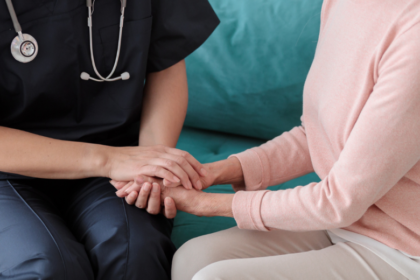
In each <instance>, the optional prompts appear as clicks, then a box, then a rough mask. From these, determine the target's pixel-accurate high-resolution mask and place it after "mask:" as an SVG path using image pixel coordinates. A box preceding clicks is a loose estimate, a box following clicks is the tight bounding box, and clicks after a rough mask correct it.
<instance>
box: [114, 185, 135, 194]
mask: <svg viewBox="0 0 420 280" xmlns="http://www.w3.org/2000/svg"><path fill="white" fill-rule="evenodd" d="M134 183H135V182H134V181H131V182H129V183H128V184H126V185H125V186H124V187H122V188H121V189H119V190H118V191H117V192H116V193H115V194H116V195H117V196H118V197H126V196H127V193H126V192H125V190H127V189H128V188H130V187H131V186H132V185H133V184H134Z"/></svg>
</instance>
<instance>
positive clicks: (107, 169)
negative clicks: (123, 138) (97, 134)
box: [85, 144, 115, 178]
mask: <svg viewBox="0 0 420 280" xmlns="http://www.w3.org/2000/svg"><path fill="white" fill-rule="evenodd" d="M114 149H115V147H110V146H104V145H96V144H89V145H88V146H87V151H86V154H87V156H86V159H87V160H86V161H85V162H86V164H85V166H86V168H85V170H89V173H90V174H89V177H106V178H110V174H111V166H112V158H113V156H112V154H113V153H114Z"/></svg>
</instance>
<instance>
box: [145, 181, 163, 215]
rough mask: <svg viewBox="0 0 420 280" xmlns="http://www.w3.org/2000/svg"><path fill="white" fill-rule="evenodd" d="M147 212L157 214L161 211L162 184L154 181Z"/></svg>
mask: <svg viewBox="0 0 420 280" xmlns="http://www.w3.org/2000/svg"><path fill="white" fill-rule="evenodd" d="M147 212H149V213H150V214H153V215H157V214H159V212H160V186H159V184H157V183H153V185H152V192H151V193H150V197H149V201H148V204H147Z"/></svg>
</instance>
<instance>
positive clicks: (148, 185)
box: [143, 184, 151, 192]
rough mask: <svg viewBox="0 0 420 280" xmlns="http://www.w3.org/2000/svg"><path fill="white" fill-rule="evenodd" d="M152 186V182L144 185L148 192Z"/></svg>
mask: <svg viewBox="0 0 420 280" xmlns="http://www.w3.org/2000/svg"><path fill="white" fill-rule="evenodd" d="M150 187H151V186H150V184H144V185H143V188H144V190H145V191H146V192H148V191H150Z"/></svg>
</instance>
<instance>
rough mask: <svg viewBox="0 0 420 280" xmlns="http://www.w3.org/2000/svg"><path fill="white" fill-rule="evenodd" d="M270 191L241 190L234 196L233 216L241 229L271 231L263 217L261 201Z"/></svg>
mask: <svg viewBox="0 0 420 280" xmlns="http://www.w3.org/2000/svg"><path fill="white" fill-rule="evenodd" d="M267 192H268V191H254V192H243V191H239V192H237V193H236V194H235V196H234V197H233V202H232V212H233V217H234V218H235V220H236V223H237V224H238V227H239V228H240V229H250V230H259V231H269V229H268V228H267V227H266V226H265V225H264V223H263V221H262V217H261V203H262V200H263V197H264V195H265V194H266V193H267Z"/></svg>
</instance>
